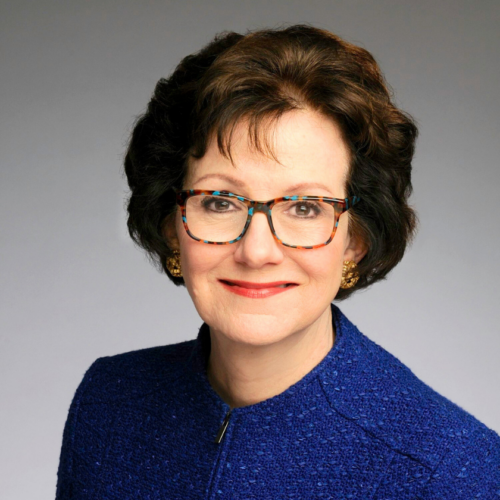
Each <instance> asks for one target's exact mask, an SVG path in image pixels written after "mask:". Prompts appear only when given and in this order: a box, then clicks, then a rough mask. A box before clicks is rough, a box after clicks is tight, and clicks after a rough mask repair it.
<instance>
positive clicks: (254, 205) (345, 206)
mask: <svg viewBox="0 0 500 500" xmlns="http://www.w3.org/2000/svg"><path fill="white" fill-rule="evenodd" d="M175 193H176V203H177V205H179V207H180V208H181V215H182V222H183V225H184V229H185V230H186V232H187V234H188V235H189V236H190V237H191V238H193V239H194V240H196V241H199V242H200V243H206V244H208V245H230V244H231V243H236V242H237V241H239V240H241V238H243V236H244V235H245V233H246V231H247V229H248V226H249V225H250V222H251V221H252V217H253V215H254V214H255V213H256V212H262V213H264V214H266V215H267V221H268V223H269V227H270V228H271V232H272V234H273V236H274V239H275V240H276V241H277V242H278V243H280V244H281V245H283V246H286V247H290V248H299V249H304V250H312V249H315V248H321V247H324V246H326V245H328V243H330V242H331V241H332V240H333V237H334V236H335V232H336V230H337V226H338V224H339V218H340V216H341V215H342V214H343V213H344V212H347V210H349V209H350V208H351V207H352V206H353V205H355V204H356V203H358V201H359V200H360V198H359V197H358V196H350V197H349V198H344V199H340V198H328V197H326V196H282V197H281V198H274V199H272V200H269V201H256V200H251V199H250V198H245V197H244V196H240V195H238V194H235V193H231V192H229V191H207V190H205V189H185V190H177V191H176V192H175ZM198 195H201V196H220V197H223V198H236V199H238V200H239V201H241V202H242V203H244V204H245V205H246V206H247V208H248V216H247V221H246V223H245V226H244V228H243V230H242V231H241V233H240V235H239V236H238V237H237V238H234V239H232V240H230V241H223V242H220V241H208V240H203V239H201V238H198V237H197V236H195V235H194V234H193V233H191V231H190V230H189V227H188V223H187V219H186V204H187V200H188V199H189V198H190V197H191V196H198ZM295 200H297V201H306V200H311V201H323V202H325V203H328V204H330V205H332V206H333V208H334V214H335V215H334V221H333V228H332V232H331V234H330V237H329V238H328V240H326V241H325V242H324V243H319V244H318V245H311V246H300V245H290V244H288V243H285V242H283V241H282V240H280V238H279V237H278V236H277V234H276V231H275V229H274V225H273V220H272V216H271V210H272V208H273V206H274V205H275V204H276V203H279V202H281V201H295Z"/></svg>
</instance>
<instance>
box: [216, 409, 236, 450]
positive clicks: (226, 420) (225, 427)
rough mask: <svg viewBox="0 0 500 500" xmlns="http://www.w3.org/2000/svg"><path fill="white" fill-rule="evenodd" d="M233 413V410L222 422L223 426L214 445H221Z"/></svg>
mask: <svg viewBox="0 0 500 500" xmlns="http://www.w3.org/2000/svg"><path fill="white" fill-rule="evenodd" d="M232 411H233V409H232V408H231V409H230V410H229V411H228V412H227V413H226V416H225V417H224V421H223V422H222V425H221V426H220V427H219V432H218V433H217V437H216V438H215V441H214V443H216V444H219V443H220V442H221V441H222V438H223V437H224V434H225V433H226V429H227V426H228V425H229V418H230V417H231V412H232Z"/></svg>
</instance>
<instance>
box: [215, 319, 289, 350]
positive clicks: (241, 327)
mask: <svg viewBox="0 0 500 500" xmlns="http://www.w3.org/2000/svg"><path fill="white" fill-rule="evenodd" d="M207 324H209V325H210V326H211V327H212V328H215V330H216V331H219V332H221V333H222V334H223V335H225V336H226V337H227V338H229V339H231V340H232V341H234V342H240V343H243V344H249V345H254V346H264V345H270V344H274V343H276V342H279V341H281V340H283V339H284V338H286V337H287V336H288V335H290V334H291V333H292V331H293V329H291V328H289V327H288V325H287V324H285V323H284V321H283V318H279V317H277V316H275V315H272V314H262V313H260V314H259V313H239V314H235V315H233V316H232V317H231V318H230V319H229V320H227V319H226V320H223V321H215V322H213V323H212V324H210V323H209V322H208V321H207Z"/></svg>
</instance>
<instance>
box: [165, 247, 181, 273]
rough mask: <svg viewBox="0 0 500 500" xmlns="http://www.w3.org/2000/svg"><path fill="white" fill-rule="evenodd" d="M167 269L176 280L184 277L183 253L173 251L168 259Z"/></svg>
mask: <svg viewBox="0 0 500 500" xmlns="http://www.w3.org/2000/svg"><path fill="white" fill-rule="evenodd" d="M167 269H168V270H169V271H170V274H171V275H172V276H173V277H174V278H181V277H182V270H181V253H180V252H179V250H172V255H171V256H170V257H167Z"/></svg>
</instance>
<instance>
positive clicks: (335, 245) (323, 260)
mask: <svg viewBox="0 0 500 500" xmlns="http://www.w3.org/2000/svg"><path fill="white" fill-rule="evenodd" d="M346 229H347V228H345V227H344V226H343V225H342V224H341V223H339V227H338V229H337V231H336V233H335V237H334V238H333V241H331V242H330V243H329V244H328V245H326V246H325V247H322V248H318V249H317V250H310V251H307V250H306V251H305V252H310V253H305V254H303V267H304V269H305V270H306V272H307V274H308V275H309V278H310V280H311V281H313V282H315V283H316V284H320V285H321V286H322V287H324V288H325V289H328V290H329V292H328V293H331V291H332V290H333V291H334V292H335V293H336V291H337V289H338V286H339V285H340V280H341V278H342V266H343V262H344V251H345V244H346V238H347V230H346Z"/></svg>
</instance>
